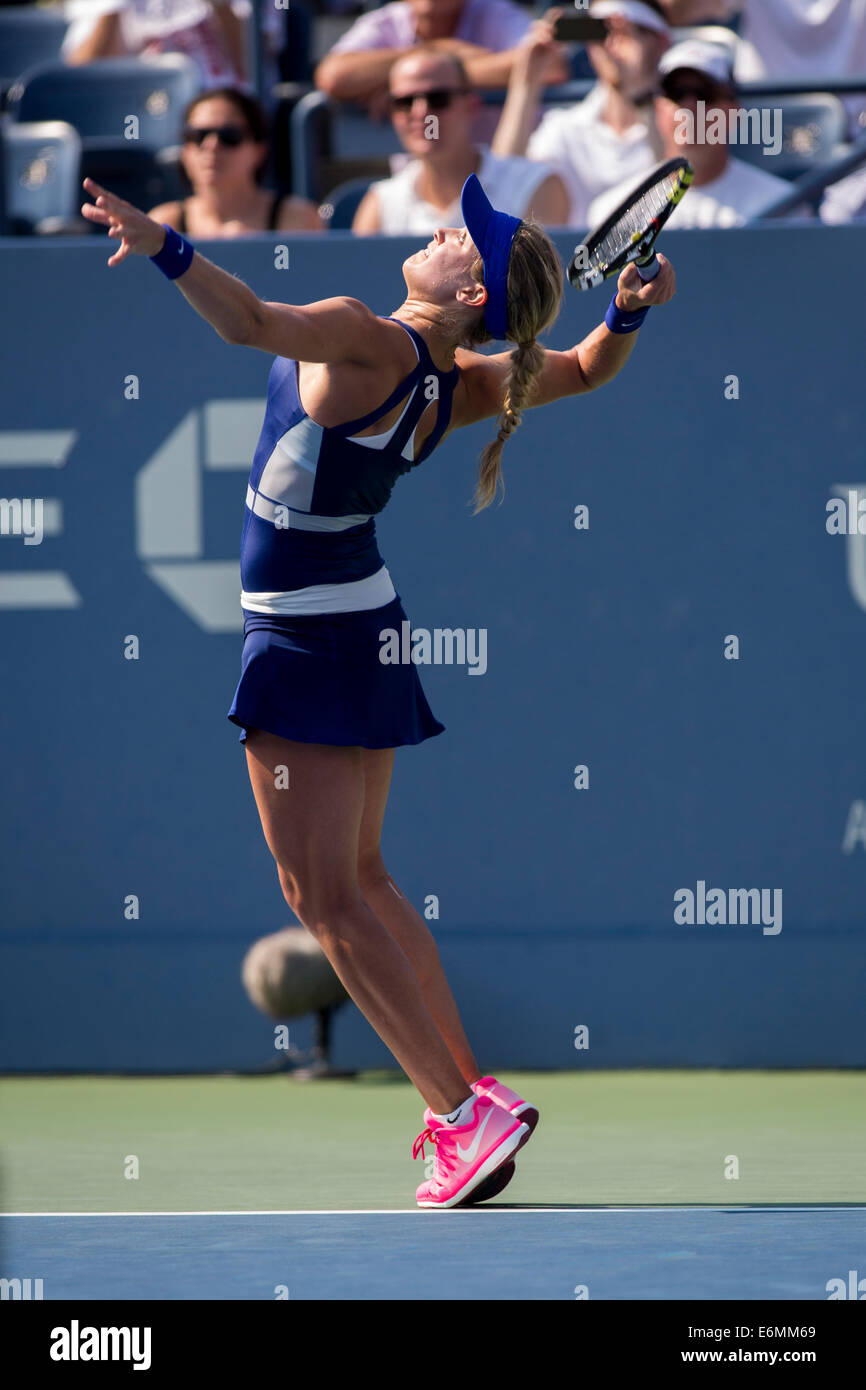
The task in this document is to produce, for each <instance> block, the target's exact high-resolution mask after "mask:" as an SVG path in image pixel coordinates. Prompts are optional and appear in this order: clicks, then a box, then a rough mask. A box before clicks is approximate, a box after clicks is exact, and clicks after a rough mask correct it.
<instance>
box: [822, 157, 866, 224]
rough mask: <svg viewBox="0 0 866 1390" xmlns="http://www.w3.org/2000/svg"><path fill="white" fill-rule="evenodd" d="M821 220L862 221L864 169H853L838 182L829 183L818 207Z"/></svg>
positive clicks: (865, 193)
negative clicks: (851, 172)
mask: <svg viewBox="0 0 866 1390" xmlns="http://www.w3.org/2000/svg"><path fill="white" fill-rule="evenodd" d="M820 216H821V221H822V222H829V223H832V224H834V225H838V224H839V223H841V222H853V221H855V220H856V221H858V222H859V221H862V219H863V218H866V169H855V170H854V173H853V174H848V175H847V176H846V177H845V178H844V179H840V180H839V182H838V183H834V184H831V185H830V187H829V188H828V189H827V192H826V193H825V194H824V201H823V202H822V204H821V207H820Z"/></svg>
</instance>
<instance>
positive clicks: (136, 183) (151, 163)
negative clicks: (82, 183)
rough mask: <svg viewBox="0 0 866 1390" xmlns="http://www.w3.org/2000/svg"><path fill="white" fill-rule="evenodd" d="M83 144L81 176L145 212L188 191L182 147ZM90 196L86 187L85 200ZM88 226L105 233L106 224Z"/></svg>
mask: <svg viewBox="0 0 866 1390" xmlns="http://www.w3.org/2000/svg"><path fill="white" fill-rule="evenodd" d="M82 143H83V148H82V152H81V178H82V179H85V178H91V179H95V181H96V182H97V183H101V184H102V185H103V187H104V188H110V189H111V192H112V193H116V194H117V196H118V197H119V198H125V199H126V201H127V202H128V203H132V204H133V206H134V207H137V208H141V209H142V210H143V211H144V212H146V211H147V210H148V209H149V208H152V207H155V206H156V205H157V203H167V202H171V201H172V200H173V199H175V198H183V197H184V196H185V195H186V193H187V191H188V190H187V187H186V185H185V184H184V183H183V181H182V178H181V174H180V171H179V161H180V148H179V146H177V145H170V146H168V148H166V149H164V150H155V149H153V148H152V147H151V146H149V145H142V144H141V143H140V142H139V143H135V142H133V141H130V140H124V139H119V140H85V141H83V142H82ZM86 197H87V193H86V191H85V190H84V189H82V190H81V200H82V201H84V200H85V199H86ZM87 229H88V230H89V231H92V232H97V233H99V234H101V235H103V236H104V235H105V229H104V227H101V226H100V225H99V224H98V223H96V222H88V223H87Z"/></svg>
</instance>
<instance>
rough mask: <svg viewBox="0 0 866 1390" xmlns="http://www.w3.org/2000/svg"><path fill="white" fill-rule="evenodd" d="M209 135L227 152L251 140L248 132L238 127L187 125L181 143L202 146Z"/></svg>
mask: <svg viewBox="0 0 866 1390" xmlns="http://www.w3.org/2000/svg"><path fill="white" fill-rule="evenodd" d="M209 135H215V136H216V138H217V140H218V141H219V143H220V144H221V145H222V146H223V147H224V148H225V149H229V150H233V149H235V148H236V147H237V146H238V145H242V144H243V143H244V141H245V140H249V139H251V138H252V137H251V136H250V133H249V131H248V130H244V128H243V126H239V125H188V126H184V129H183V142H184V144H185V145H203V144H204V142H205V140H206V139H207V137H208V136H209Z"/></svg>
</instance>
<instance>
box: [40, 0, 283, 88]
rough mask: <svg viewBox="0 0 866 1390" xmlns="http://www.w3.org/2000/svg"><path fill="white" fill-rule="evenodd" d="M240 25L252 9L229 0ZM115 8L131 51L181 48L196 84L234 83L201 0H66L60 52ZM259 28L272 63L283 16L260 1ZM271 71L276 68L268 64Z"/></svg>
mask: <svg viewBox="0 0 866 1390" xmlns="http://www.w3.org/2000/svg"><path fill="white" fill-rule="evenodd" d="M230 3H231V8H232V10H233V11H234V13H235V14H236V15H237V17H238V19H240V20H241V21H242V22H243V23H244V25H245V26H248V24H249V19H250V16H251V14H252V5H251V4H250V0H230ZM114 11H119V13H120V39H121V42H122V44H123V46H124V48H125V49H126V50H127V51H128V52H129V53H131V54H137V55H140V56H151V55H154V54H156V53H183V54H185V55H186V56H187V57H189V58H191V59H192V60H193V62H194V63H195V64H196V66H197V68H198V70H199V75H200V77H201V82H202V86H205V87H221V86H224V85H226V84H238V74H237V72H236V71H235V69H234V67H233V66H232V63H231V60H230V57H229V53H228V51H227V49H226V44H225V40H224V38H223V31H222V28H221V27H220V25H219V21H218V20H217V18H216V16H215V15H214V13H213V11H212V9H211V6H210V5H209V4H206V3H205V0H66V4H65V5H64V7H63V15H64V18H65V19H66V20H68V21H69V28H68V29H67V31H66V34H65V37H64V39H63V44H62V47H61V50H60V56H61V58H65V57H66V55H67V54H68V53H69V51H70V50H71V49H73V48H77V47H78V45H79V44H81V43H83V42H84V40H85V39H87V38H89V37H90V35H91V34H92V33H93V30H94V29H95V28H96V25H97V22H98V21H99V19H101V17H102V16H103V15H106V14H111V13H112V12H114ZM263 14H264V20H263V28H264V31H265V36H266V47H267V49H268V50H269V52H270V56H271V61H272V63H273V58H274V55H275V54H276V53H277V52H278V51H279V49H280V47H281V46H282V42H283V33H284V24H285V16H284V15H283V12H282V11H277V10H276V9H275V8H273V9H272V8H270V7H269V6H265V7H264V9H263ZM273 71H274V73H275V72H276V68H275V66H274V69H273Z"/></svg>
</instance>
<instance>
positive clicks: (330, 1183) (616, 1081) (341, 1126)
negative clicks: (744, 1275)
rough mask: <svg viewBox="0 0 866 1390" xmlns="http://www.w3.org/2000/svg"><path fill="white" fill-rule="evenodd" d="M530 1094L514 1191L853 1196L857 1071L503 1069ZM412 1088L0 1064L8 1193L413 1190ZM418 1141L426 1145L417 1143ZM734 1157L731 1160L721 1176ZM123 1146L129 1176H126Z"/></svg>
mask: <svg viewBox="0 0 866 1390" xmlns="http://www.w3.org/2000/svg"><path fill="white" fill-rule="evenodd" d="M500 1079H501V1080H502V1081H505V1082H506V1083H507V1084H508V1085H510V1086H512V1087H514V1089H516V1090H517V1091H519V1092H520V1094H521V1095H523V1096H525V1097H526V1098H528V1099H531V1100H532V1101H533V1102H534V1103H535V1104H536V1105H537V1106H538V1108H539V1110H540V1112H541V1122H540V1124H539V1127H538V1129H537V1131H536V1133H535V1135H534V1137H533V1139H532V1141H531V1143H530V1144H529V1145H528V1146H527V1147H526V1148H525V1149H524V1150H523V1152H522V1153H521V1155H520V1159H519V1161H518V1167H517V1174H516V1177H515V1178H514V1181H513V1182H512V1183H511V1185H510V1187H509V1188H508V1189H507V1191H506V1192H505V1193H503V1194H502V1196H501V1197H500V1198H499V1199H497V1200H498V1202H499V1203H502V1204H504V1203H506V1202H508V1203H509V1204H512V1205H521V1206H523V1205H526V1206H535V1205H548V1204H550V1205H554V1206H562V1205H574V1204H576V1205H580V1206H584V1205H594V1204H617V1205H618V1204H640V1205H644V1204H650V1205H654V1204H662V1205H663V1204H680V1203H686V1204H691V1203H697V1204H701V1203H707V1204H711V1205H725V1206H727V1205H741V1204H750V1203H755V1204H775V1203H835V1202H840V1203H847V1202H863V1201H864V1200H866V1164H864V1135H866V1073H863V1072H832V1071H813V1072H744V1071H725V1072H718V1071H689V1072H684V1071H669V1072H658V1071H628V1072H594V1073H589V1072H582V1073H576V1072H566V1073H562V1072H560V1073H550V1072H543V1073H523V1072H521V1073H517V1072H508V1073H503V1074H502V1075H501V1077H500ZM422 1110H423V1106H422V1104H421V1102H420V1101H419V1098H418V1095H417V1093H416V1092H415V1091H414V1089H413V1088H412V1087H411V1086H410V1085H409V1084H408V1083H407V1082H406V1081H405V1080H403V1079H402V1078H401V1077H398V1076H396V1075H394V1076H392V1075H390V1074H383V1073H371V1074H367V1075H364V1076H361V1077H359V1078H357V1079H356V1080H349V1081H327V1082H318V1083H306V1084H304V1083H298V1082H295V1081H293V1080H292V1079H291V1078H290V1077H289V1076H287V1075H273V1076H253V1077H245V1076H211V1077H200V1076H199V1077H119V1076H110V1077H93V1076H74V1077H57V1076H52V1077H6V1078H4V1079H3V1080H2V1081H0V1119H2V1126H0V1129H2V1135H3V1139H2V1142H0V1165H2V1167H0V1208H2V1210H3V1211H6V1212H86V1211H89V1212H141V1211H147V1212H162V1211H164V1212H172V1211H188V1212H191V1211H302V1210H318V1209H333V1210H344V1211H356V1210H369V1209H377V1210H391V1209H406V1208H410V1207H412V1206H413V1205H414V1193H415V1187H416V1185H417V1184H418V1183H419V1182H421V1181H422V1179H423V1177H424V1165H423V1163H422V1162H421V1161H420V1160H419V1161H417V1162H414V1163H413V1161H412V1158H411V1144H412V1140H413V1139H414V1138H415V1135H416V1134H417V1133H418V1132H419V1131H420V1130H421V1128H422V1123H421V1115H422ZM430 1152H431V1150H430V1147H429V1146H428V1148H427V1153H428V1154H429V1153H430ZM734 1159H735V1160H736V1162H737V1164H738V1168H739V1177H737V1178H732V1177H726V1176H725V1172H726V1168H727V1169H728V1171H732V1170H733V1167H734V1164H733V1160H734ZM133 1160H137V1171H138V1176H137V1177H128V1176H125V1172H126V1171H130V1170H131V1168H132V1165H133Z"/></svg>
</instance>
